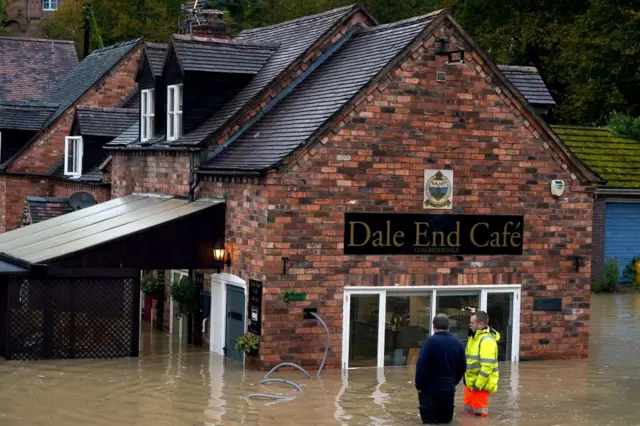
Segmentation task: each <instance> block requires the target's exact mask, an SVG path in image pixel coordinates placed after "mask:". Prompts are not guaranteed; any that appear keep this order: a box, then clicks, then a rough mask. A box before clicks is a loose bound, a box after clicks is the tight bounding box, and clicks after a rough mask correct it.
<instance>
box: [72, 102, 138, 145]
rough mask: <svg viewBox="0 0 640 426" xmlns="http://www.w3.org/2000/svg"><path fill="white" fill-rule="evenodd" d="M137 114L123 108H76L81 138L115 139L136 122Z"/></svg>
mask: <svg viewBox="0 0 640 426" xmlns="http://www.w3.org/2000/svg"><path fill="white" fill-rule="evenodd" d="M138 115H139V112H138V111H137V110H135V109H125V108H87V107H78V108H77V118H78V124H79V126H80V134H81V135H82V136H104V137H114V138H115V137H116V136H118V135H120V134H121V133H122V132H124V131H125V130H127V129H128V128H129V127H131V126H132V125H133V124H134V123H136V122H137V121H138Z"/></svg>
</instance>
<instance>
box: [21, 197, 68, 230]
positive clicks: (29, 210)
mask: <svg viewBox="0 0 640 426" xmlns="http://www.w3.org/2000/svg"><path fill="white" fill-rule="evenodd" d="M72 211H73V207H71V204H70V203H69V199H68V198H57V197H27V201H26V208H25V219H24V225H29V224H34V223H38V222H42V221H43V220H47V219H51V218H54V217H58V216H61V215H63V214H66V213H71V212H72Z"/></svg>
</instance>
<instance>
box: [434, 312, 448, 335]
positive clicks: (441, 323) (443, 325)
mask: <svg viewBox="0 0 640 426" xmlns="http://www.w3.org/2000/svg"><path fill="white" fill-rule="evenodd" d="M448 330H449V317H448V316H446V315H445V314H438V315H436V316H435V317H434V318H433V331H448Z"/></svg>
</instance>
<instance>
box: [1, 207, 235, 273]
mask: <svg viewBox="0 0 640 426" xmlns="http://www.w3.org/2000/svg"><path fill="white" fill-rule="evenodd" d="M221 203H222V201H221V200H197V201H194V202H189V201H187V200H184V199H177V198H173V197H160V196H153V195H130V196H126V197H123V198H118V199H115V200H111V201H107V202H105V203H101V204H97V205H95V206H92V207H88V208H85V209H82V210H78V211H75V212H72V213H68V214H65V215H62V216H59V217H56V218H53V219H49V220H45V221H43V222H39V223H37V224H34V225H29V226H26V227H23V228H19V229H16V230H13V231H9V232H6V233H4V234H0V253H4V254H6V255H8V256H10V257H13V258H17V259H20V260H23V261H25V262H28V263H32V264H33V263H47V262H49V261H52V260H54V259H59V258H62V257H68V256H70V255H72V254H74V253H79V252H83V251H87V250H91V249H94V248H96V247H97V246H102V245H104V244H108V243H112V242H114V241H118V240H122V239H123V238H127V237H132V236H134V235H137V234H140V233H141V232H144V231H147V230H150V229H151V228H155V227H157V226H160V225H163V224H168V223H169V222H174V221H176V220H178V219H180V218H186V217H187V216H190V215H193V214H195V213H198V212H202V211H204V210H205V209H208V208H210V207H214V206H216V205H219V204H221ZM221 221H222V226H224V215H222V218H221ZM185 226H186V228H185V229H183V230H180V231H176V230H173V232H174V233H176V232H177V233H179V234H193V232H191V230H192V227H190V226H188V224H185ZM211 227H212V228H215V231H216V233H219V231H220V224H219V223H217V224H211ZM187 228H189V229H187ZM205 233H206V234H207V236H209V237H211V236H212V235H214V236H215V235H217V234H212V233H211V232H205ZM184 237H185V238H188V239H190V242H193V241H194V240H193V238H194V237H193V235H188V236H187V235H184ZM173 238H175V236H173ZM151 240H153V241H156V240H157V237H154V238H152V239H151ZM151 240H149V245H148V247H147V246H146V244H145V242H144V241H141V240H137V241H135V243H136V244H137V246H136V247H137V248H136V249H135V250H139V249H140V248H141V247H144V248H145V249H148V251H149V252H153V251H154V250H158V249H160V248H159V247H154V245H153V244H154V243H153V242H152V241H151ZM168 243H170V242H169V241H168ZM209 243H210V242H207V244H209ZM141 244H142V245H141ZM122 248H123V249H128V250H123V251H122V252H121V253H122V256H123V261H125V262H127V261H131V254H132V252H135V251H134V250H133V247H132V246H129V247H122ZM117 251H118V248H116V247H111V253H105V257H109V256H111V258H112V259H111V260H113V257H114V252H117ZM99 257H100V256H94V258H93V259H92V260H93V261H94V263H95V259H96V258H99ZM124 258H126V259H124ZM85 263H86V262H85ZM111 263H112V264H113V262H111ZM127 263H131V262H127ZM134 263H135V262H134ZM142 263H144V262H142ZM185 266H186V265H185ZM108 267H113V265H109V266H108ZM139 267H140V268H143V265H142V264H141V265H140V266H139Z"/></svg>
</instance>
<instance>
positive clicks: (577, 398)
mask: <svg viewBox="0 0 640 426" xmlns="http://www.w3.org/2000/svg"><path fill="white" fill-rule="evenodd" d="M592 314H593V315H592V319H591V327H590V332H591V352H590V359H589V361H584V360H575V361H545V362H521V363H520V364H503V365H501V377H500V389H499V391H498V393H497V394H495V395H494V396H493V397H492V401H491V406H490V410H491V411H490V417H489V418H488V419H478V418H473V417H471V416H468V415H466V413H464V412H462V392H458V395H457V398H456V414H455V418H454V424H455V425H464V426H479V425H523V426H537V425H540V426H543V425H544V426H549V425H551V426H555V425H583V426H595V425H598V426H600V425H616V426H618V425H624V426H626V425H640V416H639V415H638V413H640V399H639V398H637V395H638V394H639V393H640V322H639V318H640V295H613V296H610V295H609V296H596V297H594V298H593V307H592ZM142 342H143V348H142V356H141V357H140V358H138V359H120V360H104V361H93V360H76V361H51V362H37V363H36V362H33V363H26V362H24V363H20V362H2V363H1V364H0V426H4V425H7V426H9V425H11V426H14V425H25V426H31V425H34V426H35V425H47V426H48V425H62V426H66V425H69V426H76V425H82V426H85V425H86V426H92V425H134V426H151V425H153V426H163V425H171V426H174V425H188V426H191V425H206V426H214V425H347V424H348V425H418V424H419V417H418V411H417V405H418V401H417V397H416V393H415V391H414V388H413V373H414V369H413V368H412V367H387V368H386V369H375V368H373V369H369V368H363V369H357V370H350V371H349V372H342V371H336V370H329V371H326V372H323V374H322V376H321V377H320V378H319V379H318V378H316V377H314V378H313V379H305V378H304V377H303V375H302V374H300V373H299V372H283V373H279V374H278V377H282V378H286V379H289V380H293V381H295V382H297V383H299V384H300V385H301V387H302V389H303V391H302V392H301V393H296V392H295V391H294V390H293V389H292V388H291V387H289V386H286V385H278V384H272V385H268V386H261V385H260V384H259V381H260V380H261V378H262V373H258V372H253V371H243V369H242V366H241V365H240V364H239V363H237V362H234V361H231V360H228V359H224V358H222V357H220V356H217V355H214V354H209V353H208V352H205V351H203V350H202V349H195V348H191V347H189V346H188V345H186V344H185V343H183V342H182V341H181V340H180V339H179V338H178V337H177V336H176V337H175V338H168V337H166V336H164V335H162V334H156V333H153V332H151V331H150V330H145V331H144V332H143V336H142ZM256 392H266V393H272V394H276V395H295V396H296V399H295V400H293V401H286V402H280V403H275V404H274V403H273V401H261V400H251V401H247V400H246V399H245V398H244V397H245V396H246V395H248V394H250V393H256Z"/></svg>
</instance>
